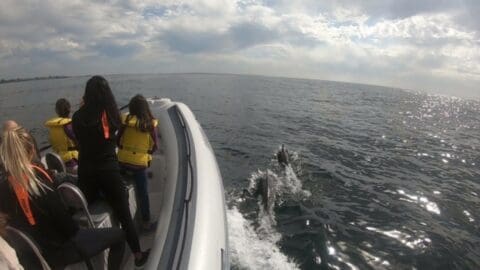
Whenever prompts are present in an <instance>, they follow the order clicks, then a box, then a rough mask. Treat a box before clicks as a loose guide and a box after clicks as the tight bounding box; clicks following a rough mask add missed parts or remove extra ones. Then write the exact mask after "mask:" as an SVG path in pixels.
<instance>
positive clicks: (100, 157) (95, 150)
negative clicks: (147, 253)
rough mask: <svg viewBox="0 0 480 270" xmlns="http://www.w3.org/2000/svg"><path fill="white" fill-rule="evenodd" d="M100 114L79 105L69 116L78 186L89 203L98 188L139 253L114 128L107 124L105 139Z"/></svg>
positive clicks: (132, 248) (93, 199)
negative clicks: (76, 150) (76, 162)
mask: <svg viewBox="0 0 480 270" xmlns="http://www.w3.org/2000/svg"><path fill="white" fill-rule="evenodd" d="M101 113H102V112H98V111H95V110H94V109H91V108H89V107H87V106H83V107H81V108H80V109H79V110H78V111H77V112H75V113H74V114H73V117H72V122H73V132H74V133H75V136H76V138H77V141H78V150H79V157H78V178H79V179H78V183H79V187H80V189H81V190H82V191H83V192H84V194H85V196H86V197H87V200H88V201H89V202H94V201H95V200H97V199H98V197H99V195H100V191H101V193H102V194H103V195H104V196H105V198H106V199H107V201H108V203H109V204H110V206H111V207H112V209H113V211H114V214H115V217H116V218H117V219H118V220H119V221H120V223H121V224H122V228H123V230H124V231H125V233H126V237H127V242H128V245H129V246H130V249H131V250H132V252H139V251H140V244H139V240H138V234H137V232H136V230H135V225H134V223H133V220H132V216H131V214H130V208H129V202H128V193H127V189H126V185H125V182H124V181H123V179H122V176H121V174H120V167H119V164H118V160H117V154H116V152H115V147H116V137H115V132H116V129H115V128H114V127H112V125H111V124H109V138H108V139H106V138H105V135H104V128H103V127H102V122H101Z"/></svg>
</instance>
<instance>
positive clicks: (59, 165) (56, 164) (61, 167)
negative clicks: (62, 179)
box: [41, 152, 67, 173]
mask: <svg viewBox="0 0 480 270" xmlns="http://www.w3.org/2000/svg"><path fill="white" fill-rule="evenodd" d="M41 161H42V163H43V164H44V165H45V166H46V167H47V168H48V169H50V170H56V171H57V172H60V173H66V172H67V168H66V167H65V163H64V162H63V160H62V158H61V157H60V156H59V155H57V154H56V153H53V152H49V153H46V154H45V156H43V157H42V160H41Z"/></svg>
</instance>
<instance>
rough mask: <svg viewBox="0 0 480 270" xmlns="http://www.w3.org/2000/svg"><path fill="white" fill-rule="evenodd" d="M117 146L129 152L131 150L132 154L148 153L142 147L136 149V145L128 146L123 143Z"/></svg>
mask: <svg viewBox="0 0 480 270" xmlns="http://www.w3.org/2000/svg"><path fill="white" fill-rule="evenodd" d="M118 148H120V149H122V150H125V151H129V152H133V153H134V154H149V152H148V150H147V151H145V150H143V149H138V148H136V147H129V146H124V145H119V146H118Z"/></svg>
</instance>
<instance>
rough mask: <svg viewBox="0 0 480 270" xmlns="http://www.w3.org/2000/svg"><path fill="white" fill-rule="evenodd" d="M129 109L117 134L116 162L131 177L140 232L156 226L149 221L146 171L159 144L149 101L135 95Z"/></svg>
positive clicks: (156, 122) (155, 122) (155, 121)
mask: <svg viewBox="0 0 480 270" xmlns="http://www.w3.org/2000/svg"><path fill="white" fill-rule="evenodd" d="M128 108H129V114H127V115H123V117H122V126H121V128H120V131H119V132H118V141H117V144H118V148H119V150H118V160H119V161H120V165H122V167H123V168H124V169H125V170H127V171H130V172H131V174H132V175H133V179H134V180H135V185H136V191H137V196H138V198H139V204H140V212H141V214H142V221H143V229H144V230H145V231H151V230H153V229H155V227H156V226H155V223H152V222H151V219H150V202H149V198H148V185H147V168H148V167H149V166H150V162H151V160H152V153H153V152H155V150H156V149H157V145H158V139H157V138H158V133H157V124H158V121H157V120H156V119H155V118H154V117H153V115H152V113H151V111H150V108H149V106H148V102H147V100H146V99H145V98H144V97H143V96H142V95H136V96H134V97H133V98H132V99H131V100H130V102H129V103H128Z"/></svg>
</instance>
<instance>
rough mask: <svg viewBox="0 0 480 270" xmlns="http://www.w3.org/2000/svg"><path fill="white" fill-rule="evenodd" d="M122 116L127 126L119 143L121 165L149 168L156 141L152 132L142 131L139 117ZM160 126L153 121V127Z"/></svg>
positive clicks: (123, 122)
mask: <svg viewBox="0 0 480 270" xmlns="http://www.w3.org/2000/svg"><path fill="white" fill-rule="evenodd" d="M127 116H128V115H126V114H124V115H122V124H123V125H124V126H125V129H124V131H123V134H122V137H121V138H120V142H119V144H120V145H119V149H118V154H117V155H118V161H120V162H121V163H126V164H131V165H137V166H142V167H148V166H149V164H150V161H151V160H152V155H150V154H149V151H151V150H152V148H153V145H154V143H155V142H154V141H153V138H152V136H151V135H150V132H143V131H141V130H140V129H139V128H138V127H137V126H138V123H137V122H138V120H137V117H136V116H134V115H132V116H130V117H128V122H127ZM157 125H158V121H157V120H156V119H154V120H153V127H154V128H155V127H156V126H157Z"/></svg>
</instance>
